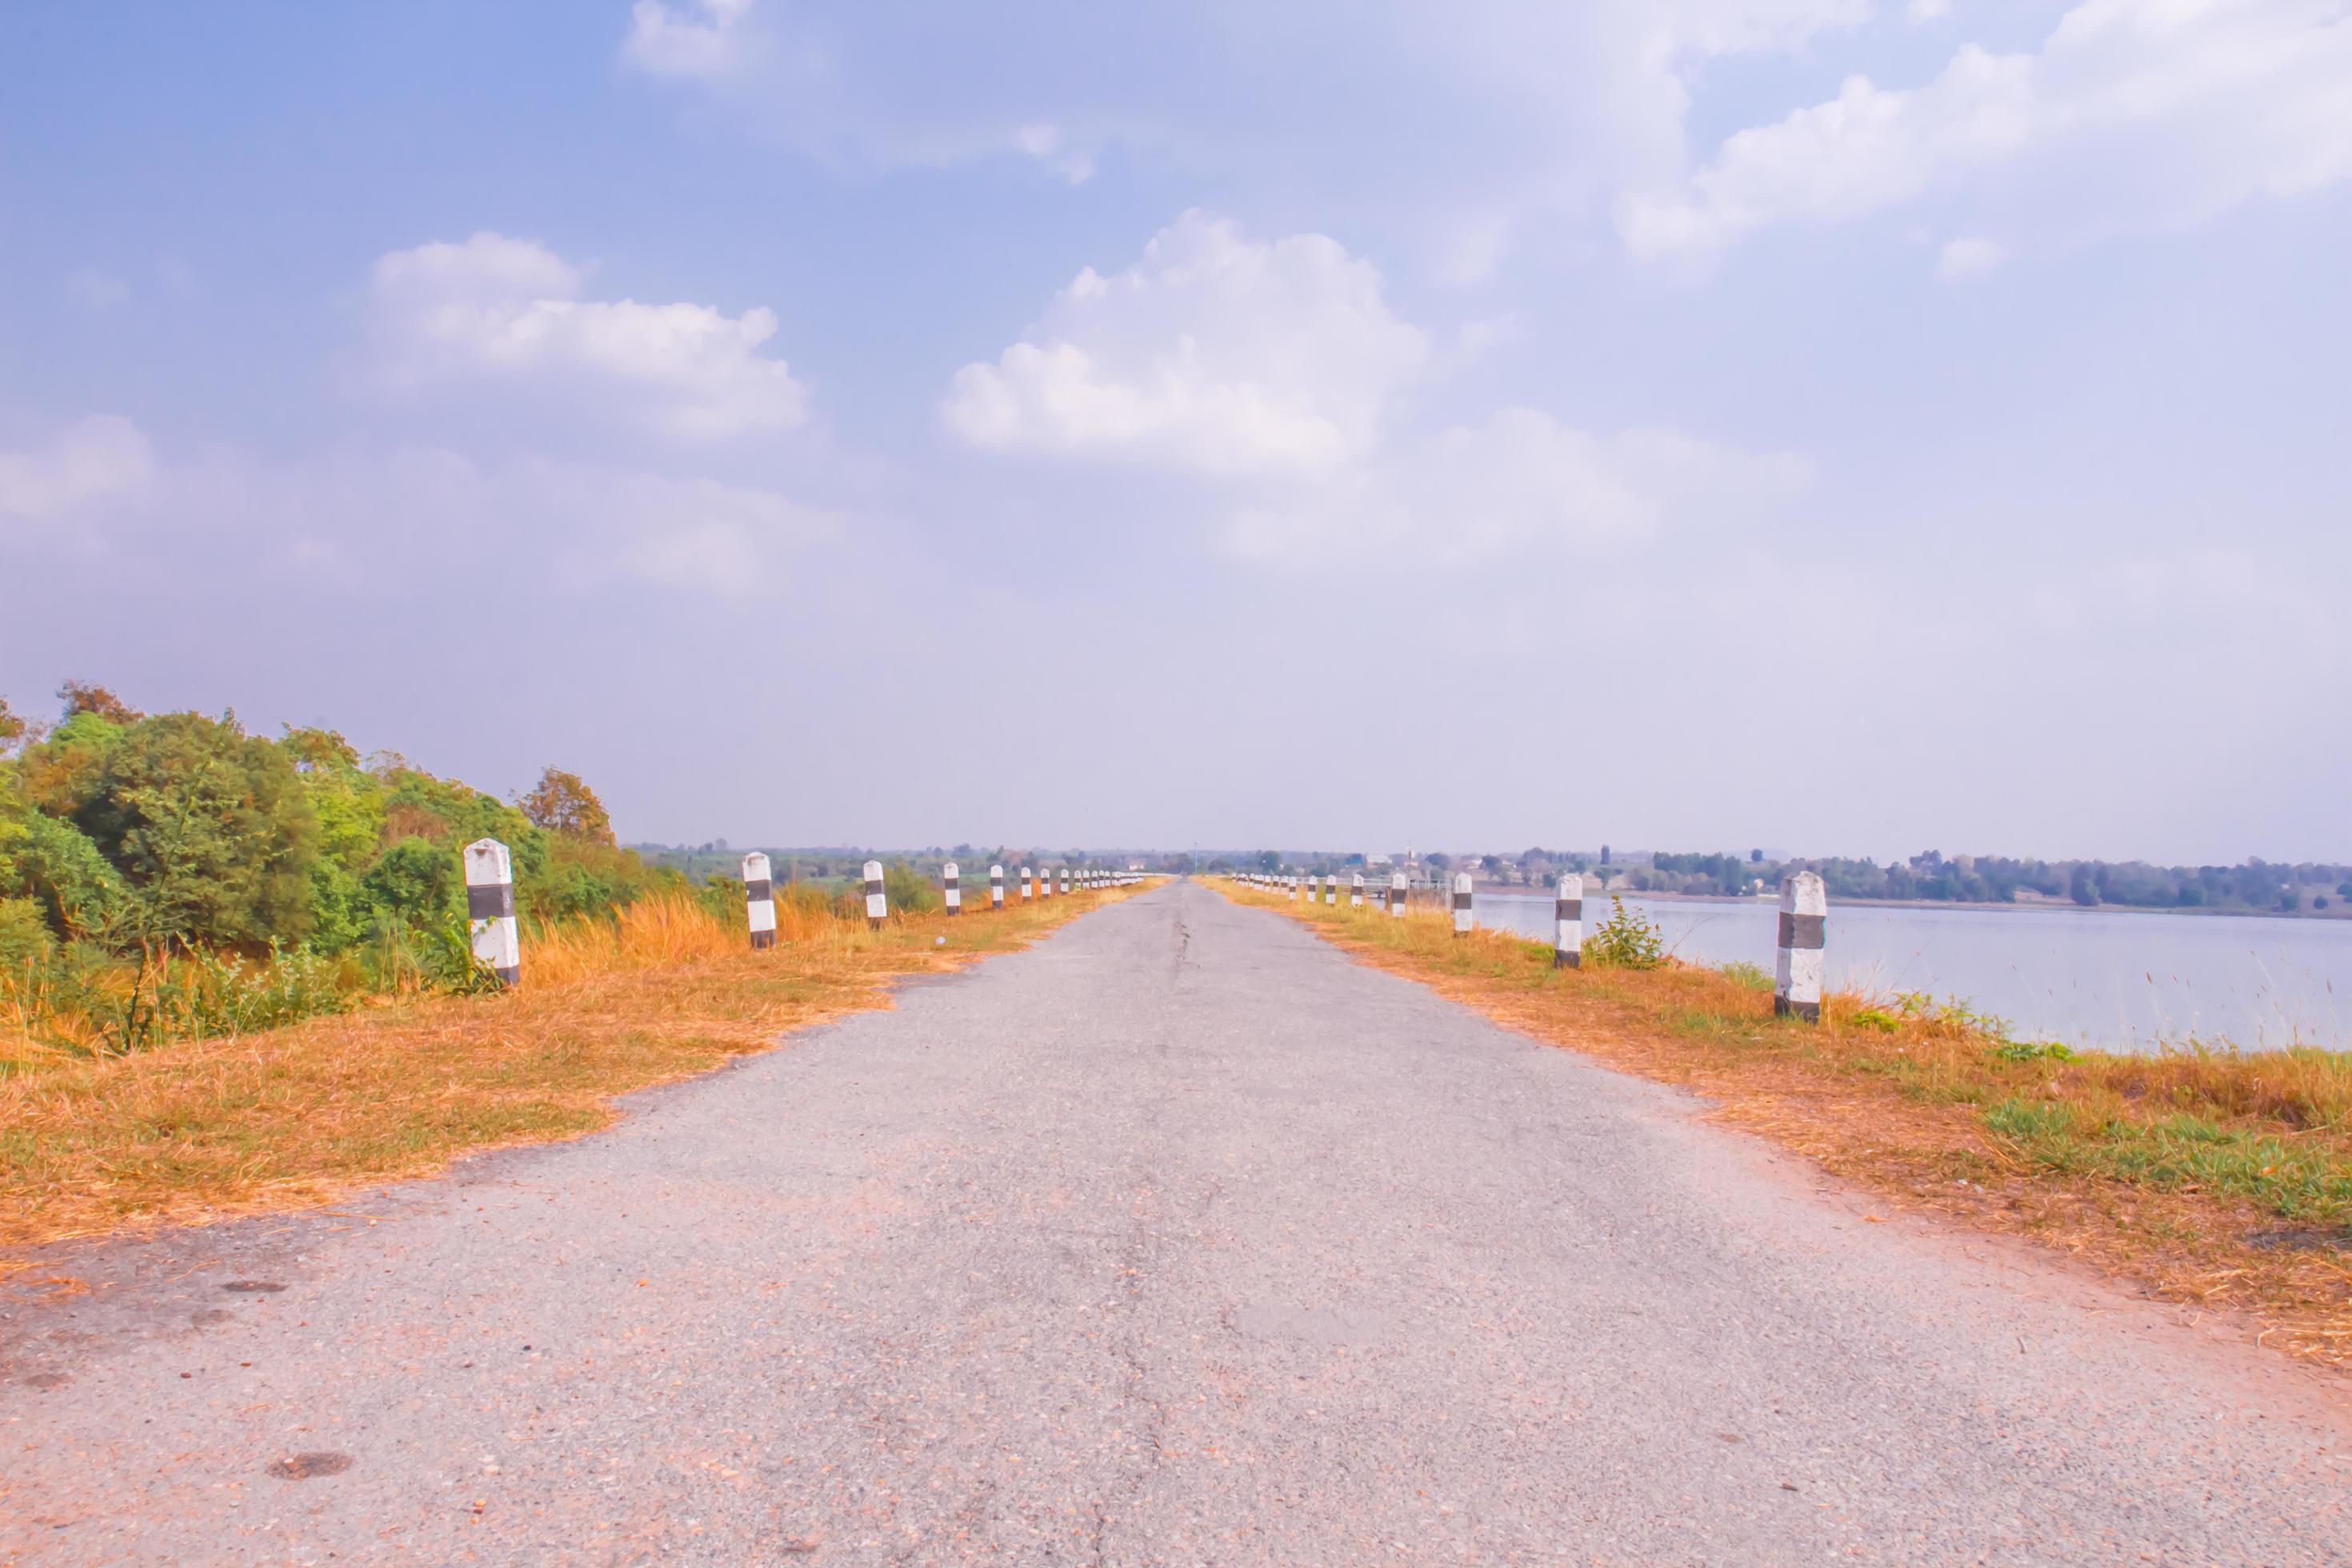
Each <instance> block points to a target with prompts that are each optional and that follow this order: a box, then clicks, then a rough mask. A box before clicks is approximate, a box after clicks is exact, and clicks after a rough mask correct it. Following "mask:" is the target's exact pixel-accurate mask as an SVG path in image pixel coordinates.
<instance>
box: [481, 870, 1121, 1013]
mask: <svg viewBox="0 0 2352 1568" xmlns="http://www.w3.org/2000/svg"><path fill="white" fill-rule="evenodd" d="M465 863H466V921H467V926H468V928H469V929H470V931H471V932H472V937H473V947H474V959H475V962H477V963H480V964H482V965H483V966H484V967H486V968H488V969H489V970H491V971H492V972H494V973H496V974H497V975H498V977H499V982H500V983H501V984H507V985H514V984H518V983H520V980H521V979H522V932H521V928H520V926H519V925H518V924H517V923H516V921H515V901H514V857H513V856H512V855H511V854H509V852H508V849H507V847H506V846H505V845H503V844H501V843H499V841H498V840H497V839H495V838H478V839H476V840H475V841H474V842H473V843H471V844H468V845H467V846H466V851H465ZM865 873H866V925H867V927H868V928H870V929H873V930H877V931H878V930H880V929H881V927H882V925H883V923H884V922H885V921H887V920H888V919H889V918H890V895H889V892H888V890H887V889H886V888H885V887H884V885H883V875H882V862H881V861H879V860H868V861H867V862H866V866H865ZM1057 876H1058V878H1059V879H1060V882H1061V890H1060V892H1059V893H1058V894H1056V892H1055V879H1056V877H1057ZM1137 880H1139V879H1138V878H1136V877H1134V876H1133V875H1131V874H1129V873H1128V872H1124V871H1106V870H1101V869H1098V868H1095V867H1091V866H1079V867H1069V866H1063V867H1060V868H1043V867H1041V868H1038V870H1037V871H1036V872H1035V873H1034V875H1033V874H1032V873H1031V871H1030V869H1029V868H1028V867H1026V866H1024V867H1022V868H1021V871H1020V881H1019V884H1018V885H1019V889H1020V896H1021V901H1022V902H1024V903H1027V902H1028V901H1029V900H1031V899H1033V898H1034V899H1040V900H1043V899H1051V898H1055V897H1061V898H1067V897H1068V896H1069V895H1070V894H1071V893H1072V892H1080V893H1085V892H1094V891H1098V890H1100V889H1106V888H1126V887H1132V886H1133V885H1134V884H1135V883H1136V881H1137ZM1005 891H1006V889H1005V880H1004V868H1003V867H1002V866H991V867H990V868H988V907H989V908H990V909H991V910H1002V909H1003V908H1004V900H1005ZM940 892H941V895H942V899H943V901H944V902H945V904H946V906H947V912H948V913H949V914H950V915H960V914H961V913H963V883H962V878H961V873H960V871H959V870H958V868H957V866H956V863H955V862H954V861H952V860H950V861H949V862H948V863H947V864H946V865H944V866H942V867H940ZM743 910H744V920H745V923H746V924H747V925H748V927H749V928H750V931H751V946H752V947H753V949H755V950H760V949H766V948H772V947H773V946H775V945H776V884H775V873H774V868H773V867H772V865H771V864H770V862H769V859H768V858H767V857H766V856H765V855H762V854H761V853H760V852H759V851H757V850H753V851H752V852H751V854H749V855H746V856H744V857H743Z"/></svg>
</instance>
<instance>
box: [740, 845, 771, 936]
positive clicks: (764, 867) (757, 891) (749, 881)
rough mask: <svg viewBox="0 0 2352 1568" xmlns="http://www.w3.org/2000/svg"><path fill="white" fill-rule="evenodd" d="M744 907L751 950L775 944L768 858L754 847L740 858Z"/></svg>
mask: <svg viewBox="0 0 2352 1568" xmlns="http://www.w3.org/2000/svg"><path fill="white" fill-rule="evenodd" d="M743 910H744V914H745V917H746V918H747V919H748V920H749V921H751V946H752V947H753V948H754V949H764V948H771V947H773V946H775V945H776V883H775V879H774V877H773V876H772V874H771V872H770V870H769V868H768V858H767V857H766V856H765V855H762V854H761V853H760V852H759V851H758V850H756V849H754V850H752V851H751V853H750V854H749V855H746V856H744V857H743Z"/></svg>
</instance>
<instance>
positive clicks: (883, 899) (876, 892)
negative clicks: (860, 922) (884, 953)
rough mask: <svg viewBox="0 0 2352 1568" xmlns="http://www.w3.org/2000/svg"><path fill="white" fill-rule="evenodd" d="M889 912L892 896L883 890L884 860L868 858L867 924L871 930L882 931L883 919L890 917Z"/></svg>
mask: <svg viewBox="0 0 2352 1568" xmlns="http://www.w3.org/2000/svg"><path fill="white" fill-rule="evenodd" d="M889 913H890V898H889V895H888V894H887V893H885V892H883V890H882V862H881V861H879V860H868V861H867V862H866V926H867V927H868V928H869V929H871V930H874V931H880V930H881V929H882V922H883V921H884V920H886V919H887V918H888V916H889Z"/></svg>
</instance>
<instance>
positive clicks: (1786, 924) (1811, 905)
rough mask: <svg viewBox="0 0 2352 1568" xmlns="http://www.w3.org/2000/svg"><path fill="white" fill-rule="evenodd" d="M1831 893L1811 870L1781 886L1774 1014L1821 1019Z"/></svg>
mask: <svg viewBox="0 0 2352 1568" xmlns="http://www.w3.org/2000/svg"><path fill="white" fill-rule="evenodd" d="M1829 920H1830V892H1829V888H1828V886H1827V885H1826V884H1825V883H1823V882H1822V879H1821V878H1820V877H1819V876H1818V875H1816V874H1815V873H1813V872H1811V871H1800V872H1798V873H1797V874H1796V875H1795V876H1793V877H1788V878H1784V879H1782V880H1781V883H1780V952H1779V953H1778V955H1777V956H1776V958H1775V959H1774V962H1773V965H1772V1011H1773V1012H1774V1013H1776V1014H1778V1015H1780V1016H1782V1017H1786V1016H1789V1015H1790V1014H1791V1013H1793V1014H1795V1015H1796V1016H1798V1017H1800V1018H1802V1019H1803V1020H1804V1021H1805V1022H1806V1023H1808V1024H1818V1023H1820V1022H1821V1020H1822V970H1823V968H1824V966H1825V965H1824V960H1823V957H1822V946H1823V943H1824V942H1825V940H1826V938H1827V936H1828V926H1829Z"/></svg>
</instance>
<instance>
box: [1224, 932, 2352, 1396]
mask: <svg viewBox="0 0 2352 1568" xmlns="http://www.w3.org/2000/svg"><path fill="white" fill-rule="evenodd" d="M1224 890H1225V891H1226V892H1227V894H1228V895H1229V896H1231V897H1233V898H1234V899H1236V900H1239V901H1242V902H1245V903H1253V904H1260V905H1263V906H1265V907H1267V908H1270V909H1274V910H1278V911H1280V912H1282V913H1285V914H1288V915H1290V916H1292V917H1293V918H1295V919H1297V920H1300V921H1303V922H1305V923H1306V924H1307V925H1309V926H1311V927H1313V928H1314V929H1315V930H1316V931H1318V932H1319V933H1320V934H1321V935H1323V936H1324V937H1325V938H1326V939H1328V940H1329V941H1330V942H1333V943H1334V944H1335V945H1337V946H1339V947H1340V948H1342V949H1343V950H1345V951H1347V952H1350V953H1352V954H1354V955H1355V956H1356V957H1358V958H1359V959H1360V960H1361V961H1363V962H1365V963H1371V964H1374V965H1376V966H1378V967H1380V968H1382V969H1386V970H1389V971H1391V973H1398V974H1402V975H1405V976H1407V977H1409V978H1411V979H1413V980H1417V981H1420V982H1422V983H1423V984H1427V985H1429V986H1431V987H1432V988H1433V989H1435V990H1436V991H1438V992H1440V993H1441V994H1444V995H1447V996H1450V997H1453V998H1454V999H1455V1000H1457V1001H1460V1002H1462V1003H1464V1004H1465V1005H1469V1006H1472V1007H1475V1008H1476V1009H1477V1010H1479V1011H1480V1012H1482V1013H1485V1014H1486V1016H1489V1017H1492V1018H1494V1019H1495V1020H1496V1021H1497V1022H1498V1023H1502V1024H1505V1025H1507V1026H1510V1027H1513V1028H1516V1029H1518V1030H1520V1031H1522V1032H1523V1033H1526V1034H1528V1035H1530V1036H1532V1037H1536V1038H1538V1039H1541V1040H1545V1041H1549V1042H1550V1043H1553V1044H1556V1045H1560V1046H1564V1047H1570V1048H1571V1049H1574V1050H1576V1051H1579V1052H1580V1053H1582V1054H1584V1055H1587V1056H1591V1057H1593V1058H1597V1059H1599V1060H1601V1061H1603V1062H1606V1063H1608V1064H1609V1065H1610V1066H1612V1067H1615V1068H1622V1069H1624V1070H1627V1071H1630V1072H1634V1073H1638V1074H1640V1075H1641V1076H1643V1077H1644V1078H1649V1079H1656V1080H1658V1081H1661V1082H1666V1083H1674V1084H1679V1085H1684V1086H1686V1087H1688V1088H1690V1089H1694V1090H1696V1091H1697V1092H1699V1093H1701V1094H1703V1095H1705V1096H1706V1097H1707V1099H1709V1100H1711V1101H1713V1102H1714V1106H1713V1110H1712V1112H1711V1114H1712V1115H1713V1116H1715V1117H1716V1118H1717V1120H1720V1121H1724V1122H1726V1123H1728V1124H1730V1125H1732V1126H1736V1127H1739V1128H1742V1129H1744V1130H1746V1131H1751V1132H1755V1133H1758V1134H1759V1135H1761V1136H1764V1137H1767V1138H1769V1139H1772V1140H1773V1141H1774V1142H1779V1143H1781V1144H1783V1145H1785V1146H1787V1147H1789V1148H1791V1149H1794V1150H1796V1151H1797V1152H1801V1153H1802V1154H1804V1155H1806V1156H1808V1157H1809V1158H1811V1159H1812V1160H1814V1161H1815V1162H1817V1163H1819V1164H1820V1165H1822V1167H1823V1168H1824V1169H1826V1170H1828V1171H1831V1172H1832V1173H1835V1174H1837V1175H1839V1176H1841V1177H1843V1178H1845V1179H1847V1180H1850V1181H1853V1182H1855V1183H1857V1184H1861V1185H1864V1186H1865V1187H1869V1188H1872V1189H1874V1190H1876V1191H1877V1192H1879V1193H1880V1194H1884V1195H1885V1198H1886V1200H1887V1202H1888V1204H1889V1206H1890V1207H1892V1208H1902V1209H1908V1210H1913V1211H1919V1212H1927V1213H1933V1214H1936V1215H1945V1216H1948V1217H1950V1218H1953V1219H1956V1220H1958V1221H1961V1222H1964V1223H1966V1224H1968V1225H1970V1226H1977V1227H1979V1228H1982V1229H1985V1230H1990V1231H1998V1232H2002V1233H2005V1234H2009V1235H2012V1236H2019V1237H2026V1238H2028V1239H2030V1240H2032V1241H2033V1242H2035V1243H2037V1244H2039V1245H2041V1246H2042V1247H2048V1248H2050V1249H2052V1250H2053V1251H2055V1252H2058V1253H2063V1254H2065V1255H2067V1256H2068V1257H2071V1258H2074V1259H2077V1260H2079V1261H2081V1262H2083V1263H2084V1264H2086V1265H2089V1266H2092V1267H2095V1268H2097V1269H2099V1270H2100V1271H2102V1272H2103V1273H2105V1274H2107V1275H2110V1276H2114V1277H2118V1278H2122V1279H2128V1280H2131V1281H2134V1282H2136V1283H2137V1284H2139V1285H2141V1286H2143V1287H2145V1288H2146V1289H2148V1290H2150V1291H2152V1292H2154V1293H2155V1294H2157V1295H2158V1296H2160V1297H2163V1298H2165V1299H2167V1300H2175V1301H2182V1302H2189V1303H2195V1304H2197V1305H2199V1306H2201V1307H2210V1308H2212V1309H2215V1310H2229V1311H2234V1312H2240V1313H2243V1314H2245V1315H2246V1316H2247V1317H2248V1318H2249V1319H2251V1320H2252V1321H2253V1322H2254V1324H2255V1332H2256V1333H2257V1334H2258V1335H2260V1336H2261V1337H2262V1338H2263V1340H2264V1341H2265V1342H2268V1343H2270V1344H2273V1345H2274V1346H2278V1347H2280V1348H2284V1349H2286V1350H2288V1351H2291V1352H2294V1353H2296V1354H2298V1355H2302V1356H2305V1357H2307V1358H2309V1359H2311V1360H2313V1361H2315V1362H2320V1363H2328V1364H2332V1365H2335V1366H2337V1367H2346V1366H2352V1253H2347V1250H2346V1245H2345V1244H2346V1242H2347V1239H2352V1230H2347V1229H2346V1228H2345V1225H2346V1221H2347V1218H2352V1198H2347V1194H2352V1058H2347V1057H2346V1056H2344V1055H2343V1054H2341V1053H2330V1052H2325V1051H2311V1050H2304V1051H2280V1052H2264V1053H2250V1054H2246V1055H2242V1056H2233V1055H2228V1054H2223V1053H2211V1052H2205V1053H2194V1052H2180V1053H2168V1054H2165V1055H2161V1056H2155V1057H2141V1056H2121V1055H2115V1056H2110V1055H2104V1054H2097V1053H2085V1054H2083V1055H2080V1056H2077V1057H2075V1058H2073V1059H2064V1060H2062V1059H2056V1058H2037V1059H2030V1060H2012V1059H2007V1058H2003V1057H2002V1056H2001V1055H2000V1053H1999V1048H1998V1047H1999V1046H2000V1042H1999V1041H1997V1040H1995V1039H1993V1038H1990V1037H1987V1036H1986V1035H1984V1034H1982V1033H1981V1032H1979V1030H1978V1029H1976V1028H1974V1027H1972V1026H1970V1025H1969V1024H1968V1023H1967V1022H1965V1021H1962V1020H1956V1019H1952V1018H1948V1017H1947V1018H1916V1017H1908V1016H1890V1015H1889V1013H1888V1012H1887V1010H1886V1009H1885V1006H1884V1005H1883V1004H1879V1003H1877V1002H1875V1000H1874V999H1872V998H1866V997H1862V996H1855V995H1838V996H1832V997H1831V998H1829V999H1828V1002H1827V1004H1826V1005H1825V1006H1824V1008H1823V1013H1822V1023H1821V1025H1820V1026H1804V1025H1801V1024H1797V1023H1794V1022H1790V1021H1783V1020H1779V1019H1775V1018H1774V1017H1773V1016H1772V1005H1771V996H1770V994H1769V992H1764V991H1759V990H1757V989H1755V988H1753V987H1751V986H1748V985H1743V984H1739V983H1738V982H1737V981H1735V980H1733V979H1731V978H1730V977H1727V976H1726V975H1725V974H1723V973H1720V972H1718V971H1716V970H1712V969H1704V968H1699V967H1696V966H1687V965H1675V966H1672V967H1669V968H1665V969H1661V970H1654V971H1628V970H1603V969H1585V970H1566V971H1559V970H1554V969H1553V968H1552V967H1551V952H1550V948H1549V944H1548V943H1544V942H1528V941H1526V940H1524V939H1522V938H1518V937H1516V936H1512V935H1509V934H1507V933H1501V932H1495V931H1479V932H1477V933H1475V934H1474V935H1472V936H1470V937H1468V938H1464V939H1456V938H1454V936H1453V934H1452V931H1451V930H1450V921H1449V920H1448V918H1447V917H1446V915H1445V914H1444V912H1442V911H1440V910H1434V909H1431V910H1422V909H1415V910H1411V911H1410V912H1409V913H1408V916H1407V918H1405V919H1403V920H1392V919H1391V918H1390V917H1389V916H1388V915H1387V914H1386V913H1385V912H1383V911H1381V910H1378V909H1367V910H1363V911H1361V912H1357V911H1351V910H1348V909H1347V908H1345V907H1344V906H1341V907H1336V908H1334V907H1327V906H1324V905H1321V904H1316V905H1307V904H1303V903H1301V904H1294V903H1292V902H1290V901H1289V900H1287V899H1286V898H1283V897H1281V896H1279V895H1274V894H1266V893H1262V892H1258V891H1255V890H1254V889H1246V888H1242V887H1238V886H1228V887H1226V888H1225V889H1224ZM2283 1242H2284V1243H2286V1245H2282V1243H2283Z"/></svg>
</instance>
